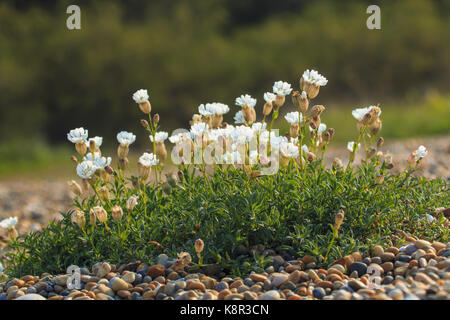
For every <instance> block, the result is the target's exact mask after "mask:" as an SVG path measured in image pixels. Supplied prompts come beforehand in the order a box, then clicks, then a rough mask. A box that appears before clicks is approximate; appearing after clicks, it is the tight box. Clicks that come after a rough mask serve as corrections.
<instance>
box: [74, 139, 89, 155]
mask: <svg viewBox="0 0 450 320" xmlns="http://www.w3.org/2000/svg"><path fill="white" fill-rule="evenodd" d="M75 150H77V152H78V154H79V155H80V156H84V155H85V154H86V152H87V146H86V143H84V142H78V143H75Z"/></svg>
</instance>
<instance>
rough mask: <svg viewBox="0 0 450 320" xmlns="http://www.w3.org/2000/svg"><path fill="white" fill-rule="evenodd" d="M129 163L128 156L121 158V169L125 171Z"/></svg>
mask: <svg viewBox="0 0 450 320" xmlns="http://www.w3.org/2000/svg"><path fill="white" fill-rule="evenodd" d="M127 165H128V158H120V159H119V169H120V170H122V171H125V170H126V168H127Z"/></svg>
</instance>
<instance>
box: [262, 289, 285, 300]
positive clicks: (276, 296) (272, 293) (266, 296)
mask: <svg viewBox="0 0 450 320" xmlns="http://www.w3.org/2000/svg"><path fill="white" fill-rule="evenodd" d="M280 298H281V297H280V293H279V292H278V291H276V290H269V291H267V292H265V293H263V294H262V295H260V296H259V300H280Z"/></svg>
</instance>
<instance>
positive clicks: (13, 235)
mask: <svg viewBox="0 0 450 320" xmlns="http://www.w3.org/2000/svg"><path fill="white" fill-rule="evenodd" d="M18 236H19V233H18V232H17V230H16V228H15V227H9V228H8V237H9V238H10V239H16V238H17V237H18Z"/></svg>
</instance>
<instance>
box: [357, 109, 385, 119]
mask: <svg viewBox="0 0 450 320" xmlns="http://www.w3.org/2000/svg"><path fill="white" fill-rule="evenodd" d="M373 108H375V106H369V107H367V108H357V109H355V110H353V111H352V115H353V117H354V118H355V119H356V120H362V119H363V118H364V116H365V115H366V114H367V113H369V112H370V111H371V110H372V109H373ZM380 114H381V110H380V112H378V116H380Z"/></svg>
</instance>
